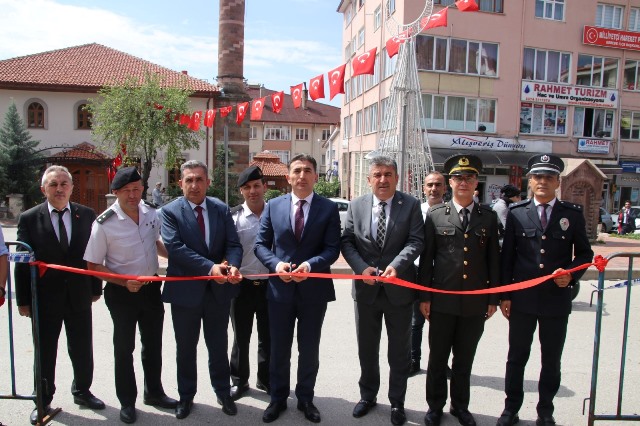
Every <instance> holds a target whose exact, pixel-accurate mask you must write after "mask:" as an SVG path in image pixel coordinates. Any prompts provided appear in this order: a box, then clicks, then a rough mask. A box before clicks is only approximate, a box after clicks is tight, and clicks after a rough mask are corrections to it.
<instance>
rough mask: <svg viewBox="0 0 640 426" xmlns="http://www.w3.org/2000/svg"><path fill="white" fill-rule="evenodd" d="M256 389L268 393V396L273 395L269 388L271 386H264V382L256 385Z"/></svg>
mask: <svg viewBox="0 0 640 426" xmlns="http://www.w3.org/2000/svg"><path fill="white" fill-rule="evenodd" d="M256 389H260V390H261V391H264V392H266V393H267V395H270V394H271V388H270V387H269V385H265V384H262V382H258V383H256Z"/></svg>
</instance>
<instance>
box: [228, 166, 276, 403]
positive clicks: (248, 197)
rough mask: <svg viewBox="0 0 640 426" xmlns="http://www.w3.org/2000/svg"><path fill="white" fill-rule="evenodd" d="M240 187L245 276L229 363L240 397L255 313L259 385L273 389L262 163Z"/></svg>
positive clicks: (235, 212) (237, 218)
mask: <svg viewBox="0 0 640 426" xmlns="http://www.w3.org/2000/svg"><path fill="white" fill-rule="evenodd" d="M238 188H240V193H241V194H242V197H243V198H244V203H242V204H240V205H239V206H236V207H234V208H233V209H231V215H232V217H233V222H234V223H235V224H236V230H237V231H238V238H240V243H241V244H242V264H241V265H240V273H241V274H242V276H247V275H250V276H251V278H249V279H247V278H244V279H243V280H242V281H241V283H240V294H239V295H238V296H237V297H236V298H235V299H233V301H232V302H231V324H232V325H233V331H234V336H235V338H234V340H233V347H232V348H231V358H230V360H229V366H230V371H231V381H232V386H231V397H232V398H233V399H238V398H240V397H241V396H242V395H243V394H244V393H245V392H247V391H248V390H249V374H250V370H249V342H250V341H251V331H252V329H253V316H254V314H255V316H256V328H257V329H258V380H257V383H256V387H257V388H258V389H260V390H263V391H265V392H267V393H269V359H270V352H271V337H270V334H269V312H268V309H267V284H268V280H267V279H266V276H264V277H260V275H261V274H268V273H269V270H268V269H267V267H266V266H264V265H263V264H262V262H260V261H259V260H258V259H257V258H256V255H255V253H254V252H253V246H254V244H255V242H256V236H257V235H258V230H259V229H260V215H261V214H262V212H263V211H264V207H265V202H264V194H265V192H266V190H267V186H266V185H265V183H264V177H263V175H262V170H260V167H258V166H250V167H248V168H246V169H245V170H243V171H242V173H240V175H239V176H238Z"/></svg>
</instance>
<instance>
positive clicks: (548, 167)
mask: <svg viewBox="0 0 640 426" xmlns="http://www.w3.org/2000/svg"><path fill="white" fill-rule="evenodd" d="M527 168H528V169H529V172H528V173H529V174H532V175H549V174H555V175H559V174H560V173H562V171H563V170H564V162H563V161H562V158H560V157H558V156H557V155H552V154H536V155H534V156H533V157H531V158H529V161H528V167H527Z"/></svg>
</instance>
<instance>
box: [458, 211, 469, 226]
mask: <svg viewBox="0 0 640 426" xmlns="http://www.w3.org/2000/svg"><path fill="white" fill-rule="evenodd" d="M460 213H462V229H464V230H465V231H466V230H467V226H469V209H467V208H464V209H462V210H460Z"/></svg>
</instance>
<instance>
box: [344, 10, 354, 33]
mask: <svg viewBox="0 0 640 426" xmlns="http://www.w3.org/2000/svg"><path fill="white" fill-rule="evenodd" d="M351 19H353V15H352V14H351V7H350V6H349V7H347V9H346V10H345V11H344V27H345V28H346V27H348V26H349V24H350V23H351Z"/></svg>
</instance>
